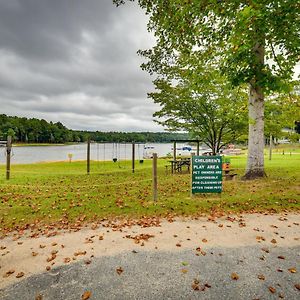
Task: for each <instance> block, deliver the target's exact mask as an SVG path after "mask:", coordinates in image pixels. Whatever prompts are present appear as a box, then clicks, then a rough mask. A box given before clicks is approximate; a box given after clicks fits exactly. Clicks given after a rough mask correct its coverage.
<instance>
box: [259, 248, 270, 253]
mask: <svg viewBox="0 0 300 300" xmlns="http://www.w3.org/2000/svg"><path fill="white" fill-rule="evenodd" d="M261 250H262V251H264V252H266V253H270V250H269V249H268V248H265V247H264V248H261Z"/></svg>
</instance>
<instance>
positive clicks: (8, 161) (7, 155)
mask: <svg viewBox="0 0 300 300" xmlns="http://www.w3.org/2000/svg"><path fill="white" fill-rule="evenodd" d="M10 158H11V136H8V137H7V144H6V179H7V180H9V178H10Z"/></svg>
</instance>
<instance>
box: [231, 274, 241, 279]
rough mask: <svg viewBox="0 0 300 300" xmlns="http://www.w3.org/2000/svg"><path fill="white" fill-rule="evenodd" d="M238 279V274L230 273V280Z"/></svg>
mask: <svg viewBox="0 0 300 300" xmlns="http://www.w3.org/2000/svg"><path fill="white" fill-rule="evenodd" d="M239 278H240V277H239V275H238V274H236V273H231V279H232V280H238V279H239Z"/></svg>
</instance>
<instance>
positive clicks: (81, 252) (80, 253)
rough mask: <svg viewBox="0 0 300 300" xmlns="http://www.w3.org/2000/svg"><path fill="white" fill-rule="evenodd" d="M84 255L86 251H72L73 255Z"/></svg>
mask: <svg viewBox="0 0 300 300" xmlns="http://www.w3.org/2000/svg"><path fill="white" fill-rule="evenodd" d="M79 255H86V251H77V252H75V253H74V256H79Z"/></svg>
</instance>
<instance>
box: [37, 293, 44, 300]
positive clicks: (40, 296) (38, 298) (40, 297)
mask: <svg viewBox="0 0 300 300" xmlns="http://www.w3.org/2000/svg"><path fill="white" fill-rule="evenodd" d="M42 299H43V296H42V295H41V294H38V295H37V296H35V300H42Z"/></svg>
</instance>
